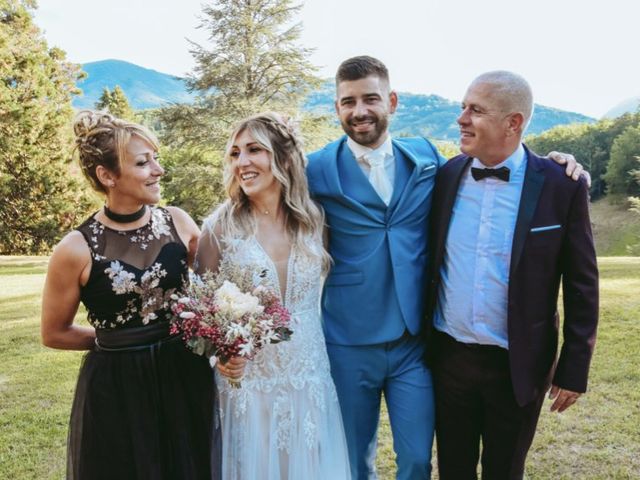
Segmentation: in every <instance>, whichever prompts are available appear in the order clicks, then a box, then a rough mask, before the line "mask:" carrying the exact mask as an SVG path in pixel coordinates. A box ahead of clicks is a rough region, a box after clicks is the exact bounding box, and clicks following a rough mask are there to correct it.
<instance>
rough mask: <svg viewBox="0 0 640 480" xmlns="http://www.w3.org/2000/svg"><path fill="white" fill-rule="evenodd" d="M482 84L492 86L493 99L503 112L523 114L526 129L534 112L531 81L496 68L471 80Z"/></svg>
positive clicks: (475, 84) (472, 84)
mask: <svg viewBox="0 0 640 480" xmlns="http://www.w3.org/2000/svg"><path fill="white" fill-rule="evenodd" d="M481 84H484V85H488V86H489V87H490V88H489V92H490V96H491V99H492V101H493V102H495V105H497V106H499V108H500V110H501V111H502V112H505V113H521V114H522V116H523V117H524V124H523V127H522V129H523V131H524V129H525V128H526V127H527V125H528V124H529V120H530V119H531V114H532V112H533V93H532V92H531V86H530V85H529V82H527V81H526V80H525V79H524V78H523V77H521V76H520V75H518V74H516V73H513V72H508V71H506V70H496V71H493V72H487V73H483V74H482V75H480V76H479V77H477V78H476V79H475V80H474V81H473V82H471V86H477V85H481Z"/></svg>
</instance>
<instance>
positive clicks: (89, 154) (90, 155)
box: [73, 110, 159, 193]
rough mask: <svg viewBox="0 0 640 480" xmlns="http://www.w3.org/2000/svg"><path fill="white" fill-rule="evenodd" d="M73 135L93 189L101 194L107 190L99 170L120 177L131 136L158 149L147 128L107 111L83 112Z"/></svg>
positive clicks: (76, 120)
mask: <svg viewBox="0 0 640 480" xmlns="http://www.w3.org/2000/svg"><path fill="white" fill-rule="evenodd" d="M73 132H74V134H75V137H76V138H75V143H76V145H75V150H76V151H77V152H78V160H79V162H80V168H81V169H82V173H84V175H85V177H86V178H87V180H89V182H90V183H91V186H92V187H93V189H94V190H96V191H98V192H102V193H106V188H105V187H104V185H102V183H100V181H99V180H98V176H97V174H96V168H97V167H98V166H102V167H104V168H106V169H107V170H109V171H111V172H113V173H115V174H116V175H120V165H121V162H122V159H123V158H124V157H125V155H126V151H127V150H126V149H127V144H128V143H129V140H131V136H132V135H137V136H139V137H140V138H142V139H143V140H146V141H147V142H149V143H150V144H151V146H153V148H154V149H156V150H157V149H158V148H159V145H158V140H157V138H156V137H155V135H154V134H153V133H151V132H150V131H149V130H147V128H145V127H144V126H142V125H139V124H137V123H131V122H128V121H126V120H121V119H119V118H116V117H114V116H113V115H110V114H108V113H106V112H95V111H92V110H82V111H80V112H79V113H78V114H77V115H76V118H75V119H74V121H73Z"/></svg>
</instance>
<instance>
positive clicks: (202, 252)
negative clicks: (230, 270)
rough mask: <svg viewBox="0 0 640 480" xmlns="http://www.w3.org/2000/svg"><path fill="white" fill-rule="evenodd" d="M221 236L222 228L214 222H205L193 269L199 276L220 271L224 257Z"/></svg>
mask: <svg viewBox="0 0 640 480" xmlns="http://www.w3.org/2000/svg"><path fill="white" fill-rule="evenodd" d="M220 236H221V229H220V227H219V226H218V225H216V224H214V223H213V222H210V221H205V223H204V225H203V226H202V233H201V234H200V240H198V250H197V251H196V259H195V263H194V265H193V269H194V271H195V272H196V273H197V274H198V275H202V274H203V273H204V272H206V271H211V272H216V271H217V270H218V266H219V264H220V258H221V257H222V247H221V242H220V240H219V238H220Z"/></svg>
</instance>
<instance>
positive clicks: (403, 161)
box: [389, 143, 416, 210]
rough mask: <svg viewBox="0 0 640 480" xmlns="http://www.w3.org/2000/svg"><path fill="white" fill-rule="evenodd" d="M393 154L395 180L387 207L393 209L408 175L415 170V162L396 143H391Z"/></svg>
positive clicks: (404, 187) (403, 188)
mask: <svg viewBox="0 0 640 480" xmlns="http://www.w3.org/2000/svg"><path fill="white" fill-rule="evenodd" d="M393 156H394V159H395V172H396V175H395V180H394V182H393V195H392V196H391V201H390V202H389V209H390V210H393V209H395V208H396V207H397V205H398V202H399V201H400V199H401V198H402V194H403V193H404V191H405V189H406V187H407V183H408V180H409V177H410V176H411V174H412V173H415V172H416V168H415V163H414V162H413V159H412V158H411V157H410V156H409V155H408V154H405V153H404V152H403V150H402V149H401V148H400V147H399V146H398V145H396V144H395V143H394V144H393Z"/></svg>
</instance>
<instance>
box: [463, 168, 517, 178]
mask: <svg viewBox="0 0 640 480" xmlns="http://www.w3.org/2000/svg"><path fill="white" fill-rule="evenodd" d="M471 176H472V177H473V179H474V180H476V181H477V180H482V179H483V178H487V177H496V178H498V179H500V180H503V181H505V182H508V181H509V169H508V168H507V167H500V168H475V167H471Z"/></svg>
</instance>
